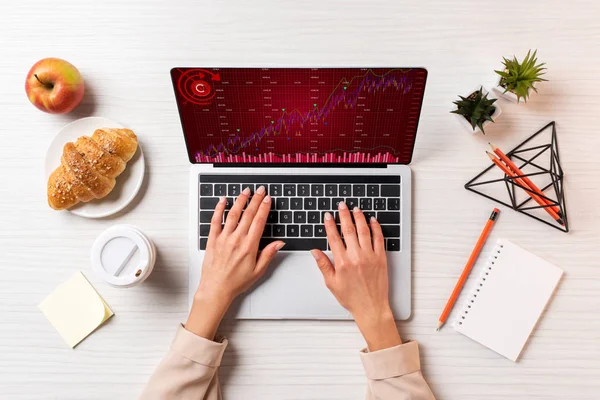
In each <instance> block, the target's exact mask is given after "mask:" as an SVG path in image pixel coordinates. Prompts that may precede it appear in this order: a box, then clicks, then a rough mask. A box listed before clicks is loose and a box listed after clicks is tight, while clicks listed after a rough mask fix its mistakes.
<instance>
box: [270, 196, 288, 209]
mask: <svg viewBox="0 0 600 400" xmlns="http://www.w3.org/2000/svg"><path fill="white" fill-rule="evenodd" d="M274 203H275V209H276V210H289V209H290V199H287V198H285V197H278V198H276V199H275V201H274Z"/></svg>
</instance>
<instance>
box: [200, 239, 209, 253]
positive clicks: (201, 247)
mask: <svg viewBox="0 0 600 400" xmlns="http://www.w3.org/2000/svg"><path fill="white" fill-rule="evenodd" d="M206 243H208V238H200V250H206Z"/></svg>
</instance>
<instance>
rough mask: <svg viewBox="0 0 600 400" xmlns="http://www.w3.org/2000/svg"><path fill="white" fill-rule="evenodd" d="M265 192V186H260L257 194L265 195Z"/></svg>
mask: <svg viewBox="0 0 600 400" xmlns="http://www.w3.org/2000/svg"><path fill="white" fill-rule="evenodd" d="M264 192H265V187H264V186H260V187H259V188H258V189H256V194H263V193H264Z"/></svg>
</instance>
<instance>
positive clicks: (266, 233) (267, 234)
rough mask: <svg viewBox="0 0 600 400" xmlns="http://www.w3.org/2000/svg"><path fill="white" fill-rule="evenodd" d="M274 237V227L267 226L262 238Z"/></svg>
mask: <svg viewBox="0 0 600 400" xmlns="http://www.w3.org/2000/svg"><path fill="white" fill-rule="evenodd" d="M271 236H272V225H265V230H264V231H263V234H262V237H271Z"/></svg>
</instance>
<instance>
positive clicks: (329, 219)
mask: <svg viewBox="0 0 600 400" xmlns="http://www.w3.org/2000/svg"><path fill="white" fill-rule="evenodd" d="M331 218H332V216H331V214H329V213H328V212H326V213H325V221H331Z"/></svg>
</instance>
